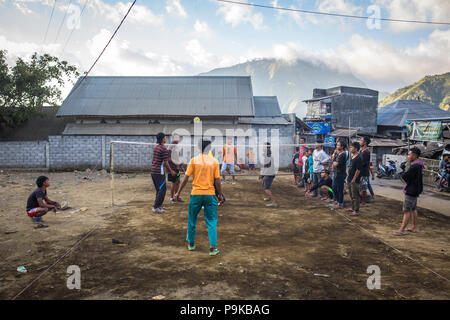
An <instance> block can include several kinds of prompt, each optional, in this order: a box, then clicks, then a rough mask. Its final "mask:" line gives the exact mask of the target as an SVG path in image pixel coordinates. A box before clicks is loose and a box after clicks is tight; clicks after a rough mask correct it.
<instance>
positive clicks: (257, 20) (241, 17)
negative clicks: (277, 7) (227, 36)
mask: <svg viewBox="0 0 450 320" xmlns="http://www.w3.org/2000/svg"><path fill="white" fill-rule="evenodd" d="M241 2H242V1H241ZM246 2H248V1H246ZM217 14H219V15H223V17H224V19H225V22H226V23H229V24H231V25H232V26H233V27H236V26H237V25H239V24H241V23H247V22H248V23H250V24H252V26H253V28H255V29H256V30H260V29H263V28H264V24H263V23H264V16H263V15H262V14H261V13H260V12H258V13H253V8H252V7H250V6H245V5H237V4H231V3H221V4H220V9H219V10H218V11H217Z"/></svg>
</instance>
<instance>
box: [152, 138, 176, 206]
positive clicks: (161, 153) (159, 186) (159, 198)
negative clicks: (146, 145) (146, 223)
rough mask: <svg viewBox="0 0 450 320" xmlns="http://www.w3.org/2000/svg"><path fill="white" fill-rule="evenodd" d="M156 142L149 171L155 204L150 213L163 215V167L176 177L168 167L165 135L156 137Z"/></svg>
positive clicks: (164, 192)
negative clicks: (154, 191)
mask: <svg viewBox="0 0 450 320" xmlns="http://www.w3.org/2000/svg"><path fill="white" fill-rule="evenodd" d="M156 142H157V143H158V145H157V146H156V147H155V149H154V150H153V160H152V169H151V171H150V173H151V175H152V180H153V184H154V185H155V189H156V198H155V204H154V205H153V208H152V211H153V212H156V213H164V212H165V210H164V208H163V207H162V204H163V202H164V198H165V196H166V189H167V186H166V175H165V170H164V167H165V168H166V169H167V170H169V172H170V174H171V175H173V176H176V173H175V171H173V170H172V168H171V167H170V165H169V151H168V150H167V148H166V147H165V146H164V144H165V143H166V135H165V134H164V133H162V132H160V133H158V134H157V135H156Z"/></svg>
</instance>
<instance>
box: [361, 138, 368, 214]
mask: <svg viewBox="0 0 450 320" xmlns="http://www.w3.org/2000/svg"><path fill="white" fill-rule="evenodd" d="M369 144H370V138H369V137H362V138H361V142H360V145H361V152H360V157H361V173H360V176H361V183H360V186H359V187H360V189H361V190H360V191H361V206H362V207H364V206H365V205H366V199H367V189H368V188H369V183H370V182H369V176H370V150H369Z"/></svg>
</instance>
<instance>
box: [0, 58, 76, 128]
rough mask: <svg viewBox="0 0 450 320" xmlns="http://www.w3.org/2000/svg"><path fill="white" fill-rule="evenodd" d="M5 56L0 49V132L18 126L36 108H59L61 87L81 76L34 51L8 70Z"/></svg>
mask: <svg viewBox="0 0 450 320" xmlns="http://www.w3.org/2000/svg"><path fill="white" fill-rule="evenodd" d="M6 53H7V52H6V50H0V130H3V129H6V128H14V127H17V126H19V125H21V124H22V123H24V122H25V121H27V120H29V119H30V118H32V117H33V116H34V115H35V114H36V110H37V109H36V108H37V107H41V106H44V105H52V106H57V105H59V104H60V103H61V89H60V88H62V87H63V86H64V84H65V82H66V81H73V80H74V79H76V78H77V77H78V76H79V75H80V74H79V72H78V71H77V68H76V67H75V66H73V65H70V64H69V63H68V62H67V61H61V60H59V59H58V58H57V57H53V56H51V55H49V54H44V55H38V54H37V53H36V52H35V53H34V54H33V55H32V56H31V59H27V60H24V59H22V58H18V59H17V61H16V64H15V65H14V66H12V67H10V66H8V64H7V62H6Z"/></svg>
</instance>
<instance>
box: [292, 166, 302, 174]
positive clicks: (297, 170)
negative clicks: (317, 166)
mask: <svg viewBox="0 0 450 320" xmlns="http://www.w3.org/2000/svg"><path fill="white" fill-rule="evenodd" d="M293 171H294V176H300V173H301V171H300V170H299V169H298V167H297V166H294V170H293Z"/></svg>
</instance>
